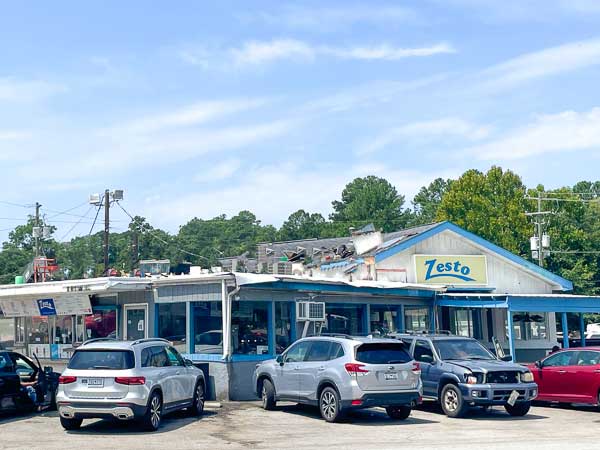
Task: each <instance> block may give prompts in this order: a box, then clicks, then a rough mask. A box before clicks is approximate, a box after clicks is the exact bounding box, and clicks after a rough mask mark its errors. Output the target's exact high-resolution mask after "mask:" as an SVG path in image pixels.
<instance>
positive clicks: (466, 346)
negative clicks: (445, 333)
mask: <svg viewBox="0 0 600 450" xmlns="http://www.w3.org/2000/svg"><path fill="white" fill-rule="evenodd" d="M433 345H434V346H435V349H436V350H437V352H438V354H439V355H440V358H441V359H442V360H449V359H450V360H451V359H472V360H492V359H496V358H495V357H494V355H492V354H491V353H490V352H489V351H487V350H486V348H485V347H484V346H483V345H481V344H480V343H479V342H477V341H475V340H472V339H447V340H440V341H435V342H434V343H433Z"/></svg>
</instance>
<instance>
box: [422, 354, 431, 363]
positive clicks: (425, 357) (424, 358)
mask: <svg viewBox="0 0 600 450" xmlns="http://www.w3.org/2000/svg"><path fill="white" fill-rule="evenodd" d="M420 362H424V363H427V364H433V356H431V355H421V361H420Z"/></svg>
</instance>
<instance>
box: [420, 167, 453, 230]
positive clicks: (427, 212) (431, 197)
mask: <svg viewBox="0 0 600 450" xmlns="http://www.w3.org/2000/svg"><path fill="white" fill-rule="evenodd" d="M451 185H452V180H449V179H448V180H444V179H443V178H436V179H435V180H433V181H432V182H431V183H430V184H429V186H423V187H422V188H421V189H420V190H419V192H418V193H417V195H415V198H414V199H413V201H412V204H413V213H412V217H411V220H410V225H412V226H416V225H425V224H428V223H432V222H435V220H436V217H437V215H438V208H439V206H440V203H441V202H442V198H443V196H444V195H445V194H446V192H448V190H449V189H450V186H451Z"/></svg>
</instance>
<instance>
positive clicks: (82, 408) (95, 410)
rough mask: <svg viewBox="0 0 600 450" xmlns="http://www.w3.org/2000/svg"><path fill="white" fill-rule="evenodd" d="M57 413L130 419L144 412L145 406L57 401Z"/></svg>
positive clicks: (66, 415)
mask: <svg viewBox="0 0 600 450" xmlns="http://www.w3.org/2000/svg"><path fill="white" fill-rule="evenodd" d="M57 407H58V413H59V414H60V416H61V417H64V418H65V419H96V418H99V419H105V418H115V419H119V420H132V419H136V418H139V417H142V416H144V415H145V414H146V410H147V408H146V407H145V406H140V405H136V404H133V403H119V404H118V405H116V404H112V405H108V404H102V403H81V404H77V403H64V402H63V403H58V404H57Z"/></svg>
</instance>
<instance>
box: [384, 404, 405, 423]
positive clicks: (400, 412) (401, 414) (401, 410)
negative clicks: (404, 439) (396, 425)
mask: <svg viewBox="0 0 600 450" xmlns="http://www.w3.org/2000/svg"><path fill="white" fill-rule="evenodd" d="M385 412H386V413H387V415H388V416H390V419H394V420H405V419H408V416H410V412H411V408H410V406H388V407H387V408H385Z"/></svg>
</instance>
